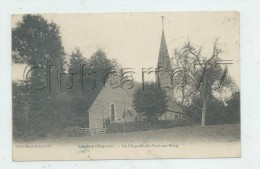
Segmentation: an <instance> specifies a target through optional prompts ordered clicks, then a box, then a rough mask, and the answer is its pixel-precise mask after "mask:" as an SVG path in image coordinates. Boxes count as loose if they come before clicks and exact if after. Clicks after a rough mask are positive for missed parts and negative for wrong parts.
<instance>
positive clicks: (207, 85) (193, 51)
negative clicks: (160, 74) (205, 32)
mask: <svg viewBox="0 0 260 169" xmlns="http://www.w3.org/2000/svg"><path fill="white" fill-rule="evenodd" d="M222 52H223V51H222V50H221V49H220V48H219V46H218V39H216V40H215V41H214V43H213V51H212V54H211V55H209V56H203V55H202V47H200V48H195V47H194V46H193V45H192V44H191V42H189V41H188V42H187V43H186V44H185V45H184V47H183V48H182V49H181V50H180V51H176V55H175V60H176V67H177V68H176V69H177V70H178V74H177V75H176V77H175V80H176V82H177V83H178V84H176V85H175V86H176V88H177V89H178V88H179V89H180V91H181V100H182V103H183V104H184V102H186V103H188V104H192V102H193V101H195V100H196V98H199V100H200V101H201V104H199V105H200V110H201V126H202V127H204V126H205V124H206V113H207V107H208V103H209V101H210V97H211V96H212V95H223V94H227V93H228V91H231V90H230V89H234V82H233V80H232V78H231V77H230V76H229V74H228V71H227V66H225V65H222V64H221V59H220V54H222Z"/></svg>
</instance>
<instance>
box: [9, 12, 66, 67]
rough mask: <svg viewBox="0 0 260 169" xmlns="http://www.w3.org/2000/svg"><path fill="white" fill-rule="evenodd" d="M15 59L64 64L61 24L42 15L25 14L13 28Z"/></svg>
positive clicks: (32, 62) (35, 63)
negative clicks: (49, 20)
mask: <svg viewBox="0 0 260 169" xmlns="http://www.w3.org/2000/svg"><path fill="white" fill-rule="evenodd" d="M12 51H13V52H15V53H18V54H17V55H14V57H13V61H14V62H16V61H17V60H19V61H20V62H24V63H27V64H29V65H34V66H35V65H37V66H39V65H44V64H47V63H51V64H54V65H56V66H62V65H63V64H64V54H65V53H64V48H63V46H62V42H61V35H60V29H59V26H58V25H56V24H55V23H53V22H51V23H49V22H48V21H47V20H46V19H44V18H43V17H42V16H41V15H30V14H27V15H24V16H23V18H22V21H20V22H19V23H17V25H16V27H14V28H13V29H12Z"/></svg>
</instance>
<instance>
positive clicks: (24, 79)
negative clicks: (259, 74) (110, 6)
mask: <svg viewBox="0 0 260 169" xmlns="http://www.w3.org/2000/svg"><path fill="white" fill-rule="evenodd" d="M11 33H12V37H11V38H12V39H11V41H12V47H11V50H12V52H11V54H12V56H11V57H12V138H13V143H12V150H13V152H12V157H13V160H14V161H33V160H100V159H161V158H218V157H240V156H241V142H240V140H241V139H240V131H241V128H240V121H241V118H240V117H241V116H240V13H239V12H238V11H225V12H224V11H223V12H222V11H209V12H126V13H70V14H69V13H63V14H61V13H59V14H56V13H42V14H41V13H26V14H13V15H12V25H11Z"/></svg>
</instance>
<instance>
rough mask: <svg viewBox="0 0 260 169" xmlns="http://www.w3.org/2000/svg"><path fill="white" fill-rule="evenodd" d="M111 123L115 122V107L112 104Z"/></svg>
mask: <svg viewBox="0 0 260 169" xmlns="http://www.w3.org/2000/svg"><path fill="white" fill-rule="evenodd" d="M110 109H111V121H115V105H114V104H111V108H110Z"/></svg>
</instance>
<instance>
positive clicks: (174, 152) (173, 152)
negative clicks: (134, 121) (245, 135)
mask: <svg viewBox="0 0 260 169" xmlns="http://www.w3.org/2000/svg"><path fill="white" fill-rule="evenodd" d="M141 145H142V146H141ZM147 145H149V146H148V147H147ZM240 146H241V145H240V125H238V124H232V125H211V126H206V127H205V128H201V127H200V126H187V127H175V128H170V129H160V130H149V131H140V132H129V133H126V134H124V133H117V134H103V135H94V136H82V137H70V138H44V139H37V140H34V141H30V142H14V144H13V159H14V160H15V161H27V160H96V159H155V158H156V159H157V158H216V157H240V154H241V151H240V150H241V149H240Z"/></svg>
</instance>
